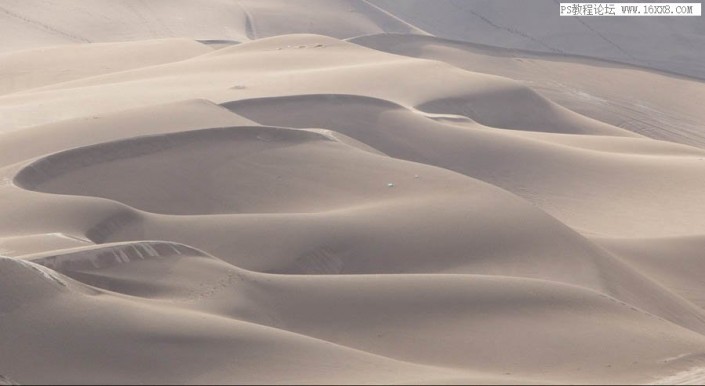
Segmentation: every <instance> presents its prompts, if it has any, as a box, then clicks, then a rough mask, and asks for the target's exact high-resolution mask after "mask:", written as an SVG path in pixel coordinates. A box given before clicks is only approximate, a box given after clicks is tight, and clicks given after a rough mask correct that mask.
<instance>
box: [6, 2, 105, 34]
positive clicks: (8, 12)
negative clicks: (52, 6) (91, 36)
mask: <svg viewBox="0 0 705 386" xmlns="http://www.w3.org/2000/svg"><path fill="white" fill-rule="evenodd" d="M0 12H2V13H4V14H6V15H8V16H10V17H12V18H15V19H18V20H20V21H23V22H25V23H28V24H29V25H32V26H34V27H36V28H38V29H42V30H45V31H48V32H51V33H52V34H54V35H60V36H63V37H65V38H69V39H71V40H76V41H79V42H82V43H92V42H91V41H90V40H88V39H86V38H83V37H80V36H76V35H73V34H71V33H68V32H64V31H61V30H59V29H56V28H54V27H52V26H50V25H48V24H44V23H42V22H40V21H37V20H33V19H30V18H28V17H26V16H23V15H21V14H19V13H15V12H12V11H11V10H9V9H7V8H5V7H2V6H0Z"/></svg>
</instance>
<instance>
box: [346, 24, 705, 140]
mask: <svg viewBox="0 0 705 386" xmlns="http://www.w3.org/2000/svg"><path fill="white" fill-rule="evenodd" d="M350 41H352V42H355V43H356V44H361V45H364V46H366V47H370V48H374V49H377V50H381V51H385V52H390V53H394V54H398V55H405V56H411V57H418V58H425V59H433V60H440V61H443V62H446V63H450V64H453V65H454V66H457V67H460V68H463V69H466V70H469V71H476V72H482V73H489V74H494V75H502V76H507V77H510V78H513V79H516V80H522V81H524V82H526V84H529V85H531V87H532V88H533V89H535V90H536V91H538V92H539V93H540V94H542V95H544V96H546V97H548V98H549V99H550V100H552V101H554V102H557V103H558V104H560V105H562V106H565V107H568V108H569V109H571V110H573V111H576V112H579V113H581V114H584V115H587V116H589V117H592V118H596V119H598V120H600V121H603V122H607V123H610V124H612V125H615V126H619V127H622V128H626V129H628V130H630V131H634V132H637V133H640V134H643V135H645V136H647V137H651V138H656V139H664V140H668V141H674V142H680V143H684V144H688V145H693V146H699V147H703V146H705V137H704V136H703V129H702V127H703V124H702V122H703V120H705V113H704V112H703V109H701V108H700V104H699V103H700V102H699V101H701V100H702V99H703V98H705V84H704V83H703V82H701V81H694V80H693V79H690V78H684V77H680V76H675V75H671V74H667V73H659V72H654V71H649V70H647V69H646V68H633V67H629V66H624V65H620V64H617V63H612V62H605V61H599V60H588V59H585V58H575V57H572V58H571V57H566V56H560V55H549V54H537V53H532V52H527V51H519V50H507V49H498V48H494V47H488V46H482V45H478V44H469V43H465V42H460V41H451V40H444V39H439V38H436V37H432V36H410V35H398V34H397V35H395V34H382V35H374V36H364V37H360V38H354V39H351V40H350ZM576 74H580V75H579V76H576Z"/></svg>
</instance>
